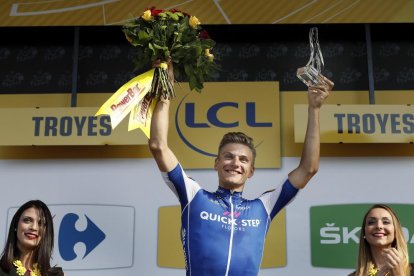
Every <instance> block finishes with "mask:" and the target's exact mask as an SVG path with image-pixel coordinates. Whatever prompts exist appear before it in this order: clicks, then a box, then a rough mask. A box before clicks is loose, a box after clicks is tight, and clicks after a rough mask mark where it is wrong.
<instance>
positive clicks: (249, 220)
mask: <svg viewBox="0 0 414 276" xmlns="http://www.w3.org/2000/svg"><path fill="white" fill-rule="evenodd" d="M163 176H164V180H165V182H166V183H167V185H168V186H169V187H170V188H171V190H172V191H173V192H174V193H175V194H176V196H177V197H178V199H179V201H180V204H181V210H182V213H181V241H182V244H183V248H184V256H185V264H186V271H187V275H192V276H203V275H210V276H221V275H223V276H230V275H231V276H251V275H255V276H256V275H257V274H258V272H259V269H260V263H261V260H262V255H263V247H264V242H265V236H266V233H267V231H268V229H269V226H270V222H271V220H272V219H273V218H274V217H275V216H276V214H277V213H278V212H279V211H280V210H281V209H282V208H283V207H285V206H286V205H287V204H288V203H289V202H290V201H291V200H292V199H293V198H294V197H295V195H296V194H297V192H298V190H297V189H296V188H295V187H294V186H292V184H291V183H290V182H289V180H286V181H285V182H284V184H283V185H281V186H280V187H279V188H278V189H275V190H272V191H268V192H265V193H263V194H262V195H261V196H260V197H259V198H256V199H253V200H247V199H244V198H243V197H242V194H241V193H240V192H231V191H230V190H227V189H224V188H221V187H219V188H218V189H217V191H215V192H214V193H211V192H207V191H205V190H203V189H201V187H200V186H199V185H198V183H197V182H195V181H194V180H193V179H191V178H189V177H188V176H187V175H186V174H185V172H184V171H183V169H182V167H181V165H177V167H175V168H174V169H173V170H172V171H171V172H169V173H163Z"/></svg>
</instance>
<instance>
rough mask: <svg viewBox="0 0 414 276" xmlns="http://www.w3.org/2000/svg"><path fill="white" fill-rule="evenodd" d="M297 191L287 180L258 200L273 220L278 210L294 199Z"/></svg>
mask: <svg viewBox="0 0 414 276" xmlns="http://www.w3.org/2000/svg"><path fill="white" fill-rule="evenodd" d="M298 191H299V190H298V189H297V188H295V187H294V186H293V185H292V183H290V181H289V179H288V178H287V179H286V180H285V181H284V183H283V184H282V185H281V186H279V187H278V188H276V189H274V190H270V191H267V192H265V193H263V194H262V195H261V196H260V197H259V199H260V200H261V201H262V202H263V205H264V207H265V209H266V211H267V213H268V215H269V216H270V218H271V219H273V218H274V217H275V216H276V215H277V213H279V211H280V210H282V209H283V208H284V207H285V206H287V205H288V204H289V203H290V202H291V201H292V200H293V199H294V198H295V197H296V194H297V193H298Z"/></svg>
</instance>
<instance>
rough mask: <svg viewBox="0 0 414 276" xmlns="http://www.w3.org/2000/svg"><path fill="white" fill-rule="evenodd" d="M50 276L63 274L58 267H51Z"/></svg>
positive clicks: (61, 275)
mask: <svg viewBox="0 0 414 276" xmlns="http://www.w3.org/2000/svg"><path fill="white" fill-rule="evenodd" d="M49 275H50V276H63V275H65V273H64V272H63V269H62V268H61V267H60V266H54V267H51V268H50V270H49Z"/></svg>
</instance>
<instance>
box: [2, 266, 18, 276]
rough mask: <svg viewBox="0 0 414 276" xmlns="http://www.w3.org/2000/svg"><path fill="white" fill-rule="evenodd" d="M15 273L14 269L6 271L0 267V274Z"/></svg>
mask: <svg viewBox="0 0 414 276" xmlns="http://www.w3.org/2000/svg"><path fill="white" fill-rule="evenodd" d="M15 275H16V272H15V270H14V269H12V270H10V271H9V272H6V271H4V270H3V269H2V268H1V267H0V276H15Z"/></svg>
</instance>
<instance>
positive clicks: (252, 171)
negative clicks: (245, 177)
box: [249, 166, 256, 178]
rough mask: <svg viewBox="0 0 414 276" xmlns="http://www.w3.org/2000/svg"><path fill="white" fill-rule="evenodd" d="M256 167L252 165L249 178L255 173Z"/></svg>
mask: <svg viewBox="0 0 414 276" xmlns="http://www.w3.org/2000/svg"><path fill="white" fill-rule="evenodd" d="M255 169H256V168H255V167H254V166H252V167H251V168H250V174H249V178H250V177H252V176H253V175H254V171H255Z"/></svg>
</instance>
